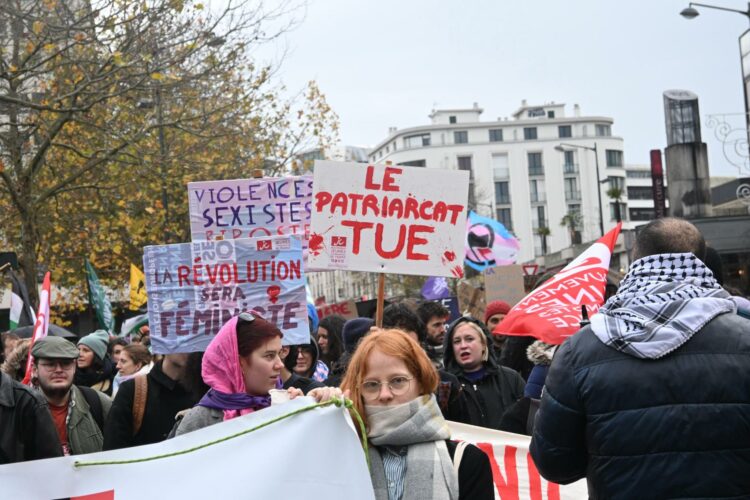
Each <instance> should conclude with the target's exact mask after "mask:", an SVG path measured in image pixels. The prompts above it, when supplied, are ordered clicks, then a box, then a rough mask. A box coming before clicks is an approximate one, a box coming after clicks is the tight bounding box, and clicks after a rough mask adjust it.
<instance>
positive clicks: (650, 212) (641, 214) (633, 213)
mask: <svg viewBox="0 0 750 500" xmlns="http://www.w3.org/2000/svg"><path fill="white" fill-rule="evenodd" d="M629 213H630V220H635V221H649V220H652V219H653V218H654V217H656V212H655V211H654V209H653V208H631V209H630V210H629Z"/></svg>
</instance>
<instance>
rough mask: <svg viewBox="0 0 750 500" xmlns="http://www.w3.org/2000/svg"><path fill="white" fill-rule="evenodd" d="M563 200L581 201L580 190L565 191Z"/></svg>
mask: <svg viewBox="0 0 750 500" xmlns="http://www.w3.org/2000/svg"><path fill="white" fill-rule="evenodd" d="M565 201H581V192H580V191H565Z"/></svg>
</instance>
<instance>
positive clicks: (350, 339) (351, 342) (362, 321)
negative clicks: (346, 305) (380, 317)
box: [341, 318, 375, 354]
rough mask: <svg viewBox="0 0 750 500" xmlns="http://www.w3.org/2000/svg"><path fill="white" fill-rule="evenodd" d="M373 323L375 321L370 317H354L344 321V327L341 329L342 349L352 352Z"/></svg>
mask: <svg viewBox="0 0 750 500" xmlns="http://www.w3.org/2000/svg"><path fill="white" fill-rule="evenodd" d="M374 324H375V321H373V320H372V319H370V318H354V319H350V320H349V321H347V322H346V323H344V329H343V330H342V331H341V336H342V337H344V351H346V352H348V353H349V354H351V353H353V352H354V350H355V349H356V348H357V344H359V341H360V340H361V339H362V337H364V336H365V335H367V332H369V331H370V328H371V327H372V325H374Z"/></svg>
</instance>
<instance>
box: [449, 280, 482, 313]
mask: <svg viewBox="0 0 750 500" xmlns="http://www.w3.org/2000/svg"><path fill="white" fill-rule="evenodd" d="M456 290H457V291H458V306H459V307H460V308H461V314H468V315H470V316H472V317H474V318H477V319H484V309H485V307H486V305H487V304H486V302H485V301H484V291H483V290H482V289H481V288H479V287H475V286H472V285H471V284H470V283H468V282H466V281H461V282H459V283H458V286H457V287H456Z"/></svg>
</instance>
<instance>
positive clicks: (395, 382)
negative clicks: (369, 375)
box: [362, 377, 414, 400]
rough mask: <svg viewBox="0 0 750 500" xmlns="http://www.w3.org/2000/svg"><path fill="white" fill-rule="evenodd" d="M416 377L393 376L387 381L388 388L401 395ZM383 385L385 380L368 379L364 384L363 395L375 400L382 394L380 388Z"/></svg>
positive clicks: (395, 394) (394, 393)
mask: <svg viewBox="0 0 750 500" xmlns="http://www.w3.org/2000/svg"><path fill="white" fill-rule="evenodd" d="M413 379H414V377H393V378H392V379H391V380H390V381H388V382H387V383H386V385H387V386H388V390H390V391H391V394H393V395H394V396H401V395H402V394H404V393H405V392H406V391H408V390H409V385H410V382H411V381H412V380H413ZM382 387H383V382H380V381H377V380H368V381H366V382H364V383H363V384H362V395H363V396H364V397H365V399H370V400H374V399H377V398H378V396H379V395H380V389H382Z"/></svg>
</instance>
